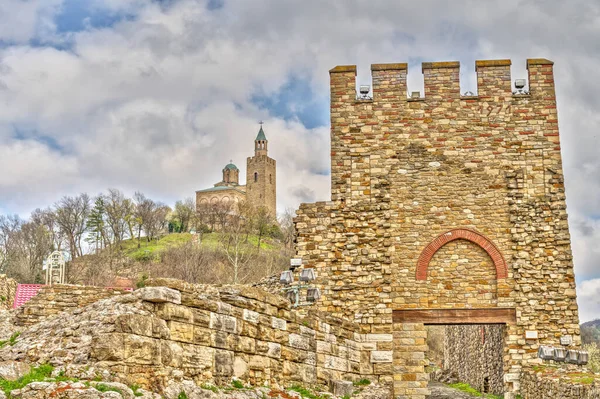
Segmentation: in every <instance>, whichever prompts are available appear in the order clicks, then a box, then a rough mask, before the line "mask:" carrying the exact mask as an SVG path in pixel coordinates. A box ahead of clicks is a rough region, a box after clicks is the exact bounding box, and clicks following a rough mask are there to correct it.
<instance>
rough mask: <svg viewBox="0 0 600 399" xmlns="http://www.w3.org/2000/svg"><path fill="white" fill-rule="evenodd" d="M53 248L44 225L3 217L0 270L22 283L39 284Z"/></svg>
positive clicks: (17, 218) (0, 236)
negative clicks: (43, 268)
mask: <svg viewBox="0 0 600 399" xmlns="http://www.w3.org/2000/svg"><path fill="white" fill-rule="evenodd" d="M51 250H52V237H51V235H50V233H49V232H48V229H47V228H46V227H45V226H44V225H42V224H39V223H37V222H36V221H29V222H25V221H23V220H21V219H20V218H19V217H18V216H16V215H15V216H9V217H4V216H0V272H2V273H6V274H7V275H9V276H10V277H13V278H15V279H17V280H18V281H20V282H22V283H39V282H41V272H42V263H43V261H44V259H45V257H46V256H47V255H48V254H50V252H51Z"/></svg>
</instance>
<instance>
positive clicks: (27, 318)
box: [15, 284, 127, 326]
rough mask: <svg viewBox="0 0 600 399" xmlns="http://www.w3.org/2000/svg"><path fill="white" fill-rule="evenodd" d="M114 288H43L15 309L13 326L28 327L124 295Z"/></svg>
mask: <svg viewBox="0 0 600 399" xmlns="http://www.w3.org/2000/svg"><path fill="white" fill-rule="evenodd" d="M126 292H127V291H123V290H120V289H115V288H105V287H92V286H84V285H70V284H60V285H58V284H57V285H51V286H46V287H43V288H42V289H41V290H40V291H39V292H38V293H37V295H36V296H34V297H33V298H31V299H30V300H29V301H27V302H26V303H25V304H24V305H23V306H21V307H19V308H18V309H17V313H16V315H15V324H17V325H18V326H30V325H32V324H36V323H39V322H40V321H42V320H44V319H45V318H47V317H50V316H55V315H57V314H59V313H61V312H65V311H68V310H73V309H75V308H82V307H84V306H87V305H89V304H91V303H94V302H97V301H99V300H101V299H104V298H109V297H111V296H113V295H121V294H123V293H126Z"/></svg>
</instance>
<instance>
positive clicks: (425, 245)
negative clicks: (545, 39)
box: [295, 59, 581, 399]
mask: <svg viewBox="0 0 600 399" xmlns="http://www.w3.org/2000/svg"><path fill="white" fill-rule="evenodd" d="M510 65H511V61H510V60H491V61H477V63H476V71H477V82H478V94H477V95H476V96H462V95H461V94H460V84H459V69H460V65H459V63H458V62H433V63H424V64H423V66H422V68H423V69H422V72H423V74H424V84H425V96H424V97H422V98H418V99H407V98H406V89H407V86H406V76H407V65H406V64H374V65H372V66H371V71H372V79H373V99H372V100H363V99H357V97H356V83H357V82H356V67H355V66H339V67H336V68H334V69H332V70H331V71H330V78H331V201H329V202H318V203H315V204H302V205H301V206H300V208H299V210H298V211H297V217H296V219H295V223H296V229H297V246H296V250H297V255H298V257H301V258H302V260H303V264H304V266H305V267H313V268H315V269H316V270H317V274H318V278H317V281H316V284H317V285H319V286H320V288H321V290H322V293H323V297H322V300H321V301H320V302H319V303H318V305H317V306H318V308H319V309H320V310H323V311H327V312H331V313H332V314H334V315H336V316H340V317H347V318H349V319H350V320H354V321H356V322H359V323H363V324H365V325H366V327H365V329H370V330H377V331H379V332H383V333H388V334H390V333H393V332H395V329H396V326H393V324H392V323H393V321H392V314H393V311H394V310H407V309H432V308H435V309H439V308H442V309H444V308H457V307H463V308H490V307H498V308H512V309H515V310H516V312H517V315H518V317H517V320H516V323H511V324H509V325H508V326H507V334H506V340H505V364H504V369H505V370H504V371H505V382H506V383H505V389H506V391H508V392H507V395H508V394H510V395H514V394H512V393H511V392H514V391H515V390H516V389H517V388H518V378H519V375H520V370H521V368H522V367H523V366H526V365H528V364H532V363H535V362H536V361H537V360H536V351H537V348H538V346H539V345H540V344H548V345H556V344H558V342H559V339H560V337H561V336H562V335H570V336H572V337H573V340H574V344H575V346H578V345H580V343H581V341H580V336H579V326H578V308H577V303H576V298H575V277H574V273H573V261H572V255H571V246H570V235H569V229H568V222H567V214H566V203H565V191H564V179H563V172H562V161H561V154H560V140H559V133H558V119H557V110H556V98H555V93H554V78H553V63H552V61H549V60H546V59H529V60H527V69H528V78H529V89H530V93H529V94H525V95H513V93H512V91H511V75H510ZM448 237H450V238H451V239H447V238H448ZM436 243H439V244H440V245H435V244H436ZM422 259H425V261H424V262H421V260H422ZM398 328H402V326H401V325H398ZM526 331H535V332H537V338H535V339H526V337H525V332H526ZM371 332H374V331H371ZM417 338H418V337H414V339H417ZM509 348H511V349H510V350H509ZM395 359H396V358H395ZM398 359H399V360H398V363H397V364H395V366H396V369H397V370H403V369H405V366H406V365H405V364H403V363H402V361H404V360H402V359H401V358H400V357H399V358H398ZM411 367H412V366H411ZM423 373H424V371H423ZM396 374H397V375H396V376H395V381H396V382H395V384H396V394H402V392H404V391H405V390H406V389H408V388H407V387H408V386H409V385H414V384H408V383H407V382H406V381H404V380H403V379H402V376H401V374H402V372H398V373H396ZM411 378H412V376H411ZM418 378H420V377H418ZM410 397H411V398H415V399H422V398H423V395H421V394H413V395H411V396H410Z"/></svg>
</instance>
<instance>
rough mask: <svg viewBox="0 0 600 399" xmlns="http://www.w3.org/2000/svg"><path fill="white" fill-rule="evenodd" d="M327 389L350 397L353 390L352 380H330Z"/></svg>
mask: <svg viewBox="0 0 600 399" xmlns="http://www.w3.org/2000/svg"><path fill="white" fill-rule="evenodd" d="M329 389H330V391H331V392H332V393H333V394H334V395H337V396H348V397H350V396H351V395H352V393H353V392H354V385H353V384H352V381H340V380H331V381H330V382H329Z"/></svg>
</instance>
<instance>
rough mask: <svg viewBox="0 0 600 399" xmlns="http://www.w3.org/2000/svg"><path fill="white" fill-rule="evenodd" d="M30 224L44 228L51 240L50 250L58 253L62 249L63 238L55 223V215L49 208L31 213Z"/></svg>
mask: <svg viewBox="0 0 600 399" xmlns="http://www.w3.org/2000/svg"><path fill="white" fill-rule="evenodd" d="M30 219H31V222H33V223H35V224H37V225H42V226H45V227H46V230H48V233H49V234H50V237H51V240H52V250H53V251H54V250H56V251H60V250H61V249H62V247H63V241H64V237H62V234H61V231H60V227H59V226H58V223H57V222H56V214H55V213H54V211H53V210H52V209H50V208H46V209H39V208H38V209H36V210H35V211H33V212H32V213H31V218H30Z"/></svg>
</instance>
